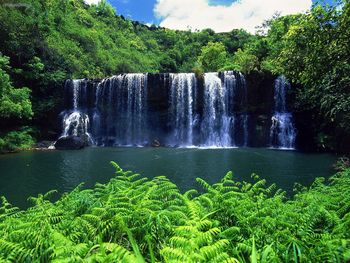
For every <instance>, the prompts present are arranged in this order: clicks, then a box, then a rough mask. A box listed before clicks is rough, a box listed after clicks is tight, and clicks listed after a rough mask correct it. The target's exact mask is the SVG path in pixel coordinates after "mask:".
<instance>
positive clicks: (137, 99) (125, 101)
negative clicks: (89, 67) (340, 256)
mask: <svg viewBox="0 0 350 263" xmlns="http://www.w3.org/2000/svg"><path fill="white" fill-rule="evenodd" d="M146 98H147V74H121V75H118V76H114V77H111V78H107V79H104V80H103V81H102V82H101V83H99V84H98V86H97V90H96V104H95V107H96V108H95V111H94V114H93V124H92V126H93V129H92V130H93V136H94V138H95V141H96V143H97V145H103V146H107V145H112V146H142V145H144V144H146V142H147V139H148V135H147V130H148V129H147V100H146Z"/></svg>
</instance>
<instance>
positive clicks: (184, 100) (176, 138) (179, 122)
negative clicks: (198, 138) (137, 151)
mask: <svg viewBox="0 0 350 263" xmlns="http://www.w3.org/2000/svg"><path fill="white" fill-rule="evenodd" d="M195 88H196V77H195V74H193V73H179V74H170V101H169V102H170V105H169V110H170V124H171V127H172V133H171V135H170V139H169V143H170V145H171V146H180V147H188V146H192V145H193V123H194V102H195V100H194V99H195V95H194V92H195Z"/></svg>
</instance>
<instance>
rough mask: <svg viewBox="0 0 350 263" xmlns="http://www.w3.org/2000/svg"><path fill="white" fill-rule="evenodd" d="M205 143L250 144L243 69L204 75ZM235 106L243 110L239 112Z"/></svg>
mask: <svg viewBox="0 0 350 263" xmlns="http://www.w3.org/2000/svg"><path fill="white" fill-rule="evenodd" d="M203 101H204V106H203V117H202V123H201V137H202V141H203V143H202V146H204V147H235V146H238V145H239V146H247V144H248V115H247V114H246V112H245V110H246V109H245V107H246V104H247V90H246V83H245V78H244V76H243V75H242V74H241V73H237V72H234V71H226V72H223V73H222V76H221V78H220V76H219V74H218V73H206V74H205V75H204V100H203ZM236 109H239V110H240V112H244V113H238V114H236V113H235V112H236Z"/></svg>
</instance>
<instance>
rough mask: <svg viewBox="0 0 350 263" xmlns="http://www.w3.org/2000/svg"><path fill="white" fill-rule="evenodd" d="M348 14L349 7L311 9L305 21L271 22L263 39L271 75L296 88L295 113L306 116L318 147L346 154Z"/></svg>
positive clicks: (349, 63) (349, 128) (349, 114)
mask: <svg viewBox="0 0 350 263" xmlns="http://www.w3.org/2000/svg"><path fill="white" fill-rule="evenodd" d="M349 14H350V2H349V1H343V2H342V3H341V2H340V1H338V6H337V5H332V6H329V5H328V6H321V5H315V6H314V7H313V8H312V9H311V11H310V13H308V14H306V15H298V16H287V17H280V18H277V19H275V20H273V21H271V28H270V30H269V33H268V36H267V41H268V43H269V47H270V51H269V53H270V54H269V56H268V59H267V61H269V62H273V63H274V65H275V69H274V72H278V73H283V74H284V75H286V76H287V77H288V78H289V79H290V80H292V81H293V82H294V83H297V84H300V85H301V87H302V88H299V89H298V91H297V103H296V110H298V111H300V112H311V114H312V121H313V123H314V127H316V130H315V131H314V133H315V134H317V133H318V136H315V139H316V140H317V143H318V144H319V145H320V146H322V147H326V148H331V149H343V150H345V151H348V150H349V147H347V146H346V145H349V140H350V126H349V121H350V99H349V98H350V93H349V91H350V90H349V86H350V78H349V74H348V73H349V70H350V60H349V59H350V54H349V50H350V40H349V39H350V35H349V30H348V29H349V26H350V15H349ZM267 65H268V67H267V68H271V67H269V66H271V63H267ZM325 138H327V140H325Z"/></svg>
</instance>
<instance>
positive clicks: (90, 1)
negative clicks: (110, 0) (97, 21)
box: [84, 0, 101, 5]
mask: <svg viewBox="0 0 350 263" xmlns="http://www.w3.org/2000/svg"><path fill="white" fill-rule="evenodd" d="M84 1H85V3H87V4H88V5H92V4H94V5H97V4H98V2H100V1H101V0H84Z"/></svg>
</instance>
